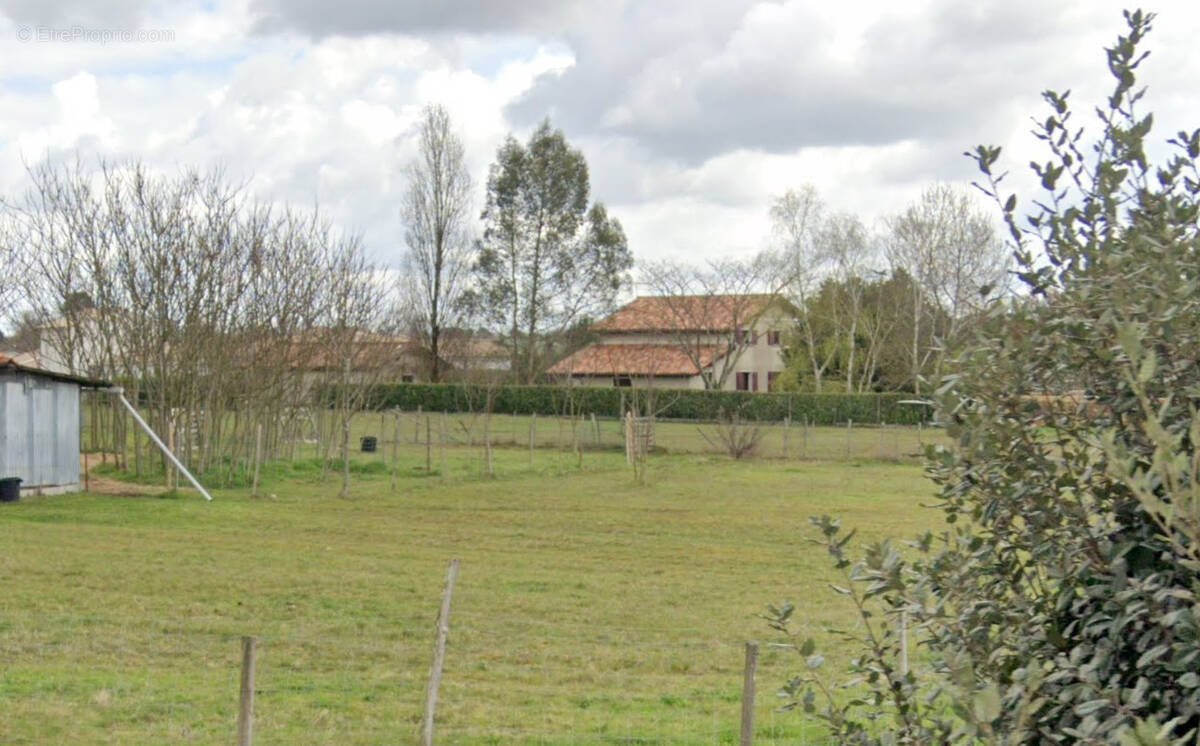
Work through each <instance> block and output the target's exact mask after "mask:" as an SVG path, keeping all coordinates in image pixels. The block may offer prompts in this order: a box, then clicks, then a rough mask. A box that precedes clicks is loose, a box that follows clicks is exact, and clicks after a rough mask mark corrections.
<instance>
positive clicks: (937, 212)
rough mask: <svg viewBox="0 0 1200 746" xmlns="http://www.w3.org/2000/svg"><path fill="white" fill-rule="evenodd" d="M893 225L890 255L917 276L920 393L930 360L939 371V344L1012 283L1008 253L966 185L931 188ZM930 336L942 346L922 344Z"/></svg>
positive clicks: (913, 350) (914, 347)
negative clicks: (984, 303)
mask: <svg viewBox="0 0 1200 746" xmlns="http://www.w3.org/2000/svg"><path fill="white" fill-rule="evenodd" d="M887 226H888V237H887V253H888V259H889V260H890V262H891V264H892V266H893V267H897V268H900V269H903V270H904V271H905V272H907V273H908V274H909V276H910V277H912V279H913V281H914V293H913V297H912V299H911V306H910V313H911V316H912V318H911V325H912V338H911V347H910V350H909V364H910V368H911V377H912V384H913V387H914V390H915V391H917V392H918V393H919V392H920V386H921V377H922V372H923V371H925V370H927V369H928V367H929V365H930V363H931V362H932V363H933V368H934V371H935V373H936V371H940V369H941V360H942V357H943V356H942V355H941V354H939V349H944V345H946V344H952V343H953V342H954V340H956V339H957V338H958V336H959V333H960V331H961V330H962V328H963V325H964V323H965V322H966V321H967V320H968V319H969V318H970V316H971V315H972V313H974V312H975V311H977V310H979V309H980V308H981V306H982V304H983V301H984V297H985V295H989V294H995V293H997V292H1000V291H1003V290H1004V289H1005V288H1007V287H1008V283H1009V272H1008V270H1009V266H1010V257H1009V256H1008V252H1007V250H1006V249H1005V248H1004V246H1003V244H1002V243H1001V241H1000V240H999V239H998V238H997V237H996V235H995V230H994V227H993V225H992V222H991V220H990V219H989V218H988V216H987V215H986V214H985V213H983V212H982V211H981V210H979V209H978V208H977V207H976V205H975V204H974V202H973V200H972V199H971V196H970V195H969V194H968V193H967V192H966V191H965V190H963V189H960V188H957V187H954V186H952V185H949V184H935V185H934V186H931V187H929V188H928V189H926V190H925V191H924V192H922V193H921V197H920V198H919V199H918V200H917V201H916V202H915V203H913V204H912V205H910V206H909V207H907V208H906V209H905V210H904V211H903V212H901V213H899V214H897V215H893V216H892V217H890V218H889V219H888V220H887ZM981 290H983V291H984V293H982V294H981V292H980V291H981ZM929 327H932V329H930V328H929ZM927 332H932V335H931V334H928V333H927ZM928 336H936V337H938V338H940V340H941V345H942V346H941V347H940V348H939V347H937V346H934V345H927V346H923V345H922V339H923V338H925V337H928Z"/></svg>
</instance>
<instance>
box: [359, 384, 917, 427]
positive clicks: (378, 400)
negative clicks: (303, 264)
mask: <svg viewBox="0 0 1200 746" xmlns="http://www.w3.org/2000/svg"><path fill="white" fill-rule="evenodd" d="M631 391H632V392H637V394H638V396H639V397H640V396H641V395H642V394H643V393H644V392H645V391H646V389H628V388H616V387H612V388H607V387H606V388H598V387H596V388H593V387H590V386H574V387H570V388H564V387H562V386H497V387H495V389H494V390H493V395H494V397H495V398H494V400H493V404H492V411H493V412H495V413H497V414H535V413H536V414H541V415H560V414H567V413H575V414H595V415H596V416H597V417H620V416H621V407H622V404H623V403H624V401H625V398H626V397H627V396H628V395H629V392H631ZM656 393H657V401H656V406H657V408H658V409H659V414H658V416H659V417H660V418H661V419H678V420H709V421H711V420H716V419H718V418H719V417H720V416H721V415H722V413H725V414H730V413H736V414H738V415H740V416H741V417H742V418H743V419H748V420H758V421H761V422H782V421H783V420H784V419H785V418H787V417H788V415H789V414H790V415H791V418H792V421H794V422H795V421H802V420H804V418H806V417H807V418H808V422H809V423H810V424H813V425H835V424H844V423H845V422H846V421H847V420H853V421H854V422H861V423H864V424H874V423H879V422H882V423H886V424H889V425H915V424H917V423H918V422H928V421H929V419H930V416H931V415H932V409H931V408H930V407H928V406H921V405H917V404H901V402H903V401H912V400H913V399H914V397H913V395H912V394H787V393H783V394H765V393H749V392H745V391H702V390H693V389H658V390H657V392H656ZM486 401H487V387H485V386H478V385H471V384H446V383H397V384H386V385H377V386H373V387H372V389H371V391H370V392H369V393H368V396H367V402H368V404H367V406H368V407H369V408H372V409H401V410H405V411H414V410H416V409H417V407H418V406H419V407H420V408H421V409H423V410H424V411H426V412H470V411H476V412H478V411H482V410H483V409H484V406H485V403H486Z"/></svg>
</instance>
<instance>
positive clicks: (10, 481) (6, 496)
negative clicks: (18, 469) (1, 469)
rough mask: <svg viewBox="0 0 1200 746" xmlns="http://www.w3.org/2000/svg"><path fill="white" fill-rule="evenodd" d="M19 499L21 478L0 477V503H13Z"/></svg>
mask: <svg viewBox="0 0 1200 746" xmlns="http://www.w3.org/2000/svg"><path fill="white" fill-rule="evenodd" d="M20 499H21V478H20V477H5V478H4V479H0V503H15V502H16V501H17V500H20Z"/></svg>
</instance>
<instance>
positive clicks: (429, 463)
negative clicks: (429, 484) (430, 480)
mask: <svg viewBox="0 0 1200 746" xmlns="http://www.w3.org/2000/svg"><path fill="white" fill-rule="evenodd" d="M429 420H430V417H429V415H425V473H426V474H432V473H433V438H432V437H430V433H431V426H430V422H429Z"/></svg>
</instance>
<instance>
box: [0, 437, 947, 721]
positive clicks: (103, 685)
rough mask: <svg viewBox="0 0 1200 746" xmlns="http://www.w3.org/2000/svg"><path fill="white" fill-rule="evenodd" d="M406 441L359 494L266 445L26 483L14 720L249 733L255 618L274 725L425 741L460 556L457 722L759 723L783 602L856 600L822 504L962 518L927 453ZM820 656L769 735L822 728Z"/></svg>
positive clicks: (444, 706)
mask: <svg viewBox="0 0 1200 746" xmlns="http://www.w3.org/2000/svg"><path fill="white" fill-rule="evenodd" d="M614 424H615V423H614ZM681 427H682V426H681ZM384 450H386V451H390V444H389V445H388V446H387V448H386V449H384ZM400 450H401V468H400V472H401V478H400V479H399V483H398V489H397V490H396V491H395V492H393V491H392V490H391V488H390V481H391V480H390V477H389V475H388V474H387V469H386V467H385V465H384V463H383V462H384V460H385V458H386V457H385V455H384V454H382V453H381V454H377V455H376V456H374V457H369V456H360V457H359V459H360V461H358V462H357V463H358V469H357V471H356V474H355V482H354V489H353V494H352V496H351V497H350V498H349V499H340V498H337V497H335V494H336V492H337V482H336V475H331V476H330V477H329V481H328V482H322V481H321V480H320V477H319V472H318V471H317V470H315V469H314V468H313V467H312V466H311V464H308V465H306V464H303V463H301V464H297V465H296V466H295V467H278V468H273V469H269V470H267V472H268V474H269V476H270V481H268V482H267V483H266V484H265V485H264V492H265V493H268V494H271V495H274V497H262V498H251V497H250V496H249V495H248V491H246V490H230V491H221V490H218V491H216V492H215V497H216V500H215V501H214V502H213V503H211V504H206V503H204V502H203V501H201V500H200V499H199V498H198V497H197V496H196V495H195V494H194V493H191V492H181V493H179V494H178V495H177V496H174V497H173V498H171V499H156V498H145V497H143V498H120V497H105V496H94V495H72V496H60V497H45V498H28V497H27V498H24V499H23V500H22V501H21V502H20V503H17V504H6V505H0V743H5V744H14V743H17V744H20V743H37V744H42V743H138V744H141V743H206V744H207V743H212V744H227V743H232V742H233V741H234V740H235V717H236V709H237V690H238V668H237V666H238V658H239V654H240V651H239V637H240V636H241V635H244V634H252V635H257V636H258V637H259V638H260V639H261V641H262V642H261V645H262V648H261V651H260V657H259V669H258V699H257V707H256V710H257V717H256V724H255V743H258V744H298V743H304V744H308V743H328V744H375V743H383V742H390V743H409V742H413V741H414V740H415V738H414V734H415V729H416V725H417V722H418V719H419V716H420V709H421V703H422V699H423V696H424V688H425V682H426V676H427V674H428V669H429V662H430V658H431V649H432V636H433V622H434V618H435V616H436V611H437V606H438V603H439V595H440V592H441V586H442V583H443V580H444V577H445V570H446V563H447V561H448V560H449V559H450V558H452V557H458V558H460V559H461V561H462V569H461V574H460V577H459V585H458V588H457V592H456V595H455V599H454V610H453V614H452V619H451V635H450V647H449V653H448V658H447V666H446V672H445V679H444V683H443V687H442V697H441V704H440V709H439V719H438V742H439V743H443V744H513V743H529V744H534V743H547V744H558V743H622V744H628V743H679V744H716V743H735V742H736V733H737V729H738V718H739V710H740V704H739V697H740V691H741V670H742V660H743V644H744V642H745V641H746V640H748V639H757V640H762V641H769V640H772V639H774V638H773V636H772V633H771V632H770V630H769V629H768V628H767V626H766V624H765V622H763V621H762V620H761V619H759V618H758V617H757V616H756V615H758V614H760V613H761V612H762V611H763V608H764V606H765V605H766V604H767V603H769V602H773V601H782V600H792V601H795V602H796V603H797V606H798V607H799V611H798V612H797V616H798V617H799V618H800V619H802V620H804V622H805V623H806V624H807V625H808V626H809V627H810V628H811V629H812V630H813V632H814V634H816V635H817V636H818V638H825V637H826V636H825V635H824V634H823V633H822V632H821V629H822V627H823V626H825V625H829V624H837V623H850V624H852V623H853V619H852V617H851V614H850V609H849V607H848V606H847V605H846V604H845V599H844V598H842V597H839V596H836V595H834V594H833V593H832V592H831V591H828V590H827V588H826V585H825V582H826V581H828V580H831V579H832V576H831V574H830V572H829V569H828V563H827V561H826V559H827V558H826V557H825V556H823V550H821V549H820V548H818V547H816V546H813V545H811V544H809V543H807V539H808V538H809V537H811V536H812V532H811V530H810V528H809V526H808V521H807V519H808V516H809V515H812V514H816V513H834V514H838V515H840V516H842V518H843V520H844V521H845V523H847V524H848V525H853V526H858V527H860V529H862V532H863V533H864V534H865V536H867V537H869V538H873V537H881V536H883V535H884V534H901V535H908V534H911V533H914V532H916V531H918V530H920V529H921V528H924V527H931V526H933V525H934V522H935V521H936V515H935V514H933V513H932V512H931V511H927V510H922V509H920V508H919V507H918V506H919V504H920V503H921V502H922V501H923V499H924V498H926V497H927V496H928V495H930V493H931V486H930V485H929V484H928V482H926V481H925V479H924V478H923V476H922V473H921V468H920V466H918V465H915V464H905V463H892V462H882V461H851V462H832V461H782V460H759V461H750V462H740V463H734V462H730V461H728V460H727V459H724V458H720V457H715V456H709V455H669V456H660V457H657V458H655V459H654V460H653V462H652V466H651V473H650V483H649V484H647V485H636V484H634V482H633V480H632V478H631V477H630V475H629V473H628V472H627V471H626V469H625V467H624V460H623V455H622V454H621V453H620V452H619V451H613V450H609V451H606V450H601V451H595V452H591V453H588V454H586V458H585V459H584V463H583V469H582V470H579V469H578V468H577V461H576V457H575V455H574V454H572V453H570V452H559V451H553V450H549V449H547V450H539V451H538V452H537V453H536V454H535V461H534V463H533V465H532V466H531V465H530V461H529V459H530V456H529V454H528V452H527V451H525V450H522V449H508V450H506V449H499V450H497V451H496V472H497V475H498V478H497V479H486V478H484V477H483V475H482V473H481V461H482V459H481V457H480V455H479V453H478V449H468V448H465V447H459V448H452V449H450V451H449V454H448V456H447V467H448V468H447V471H448V474H449V475H451V476H449V477H448V478H447V479H445V480H443V479H442V478H440V477H439V476H437V475H434V476H426V475H424V474H423V473H422V472H423V469H424V464H425V451H424V447H423V446H415V445H412V444H408V443H405V444H402V445H401V448H400ZM387 455H390V453H389V454H387ZM437 465H438V457H437V456H435V457H434V466H435V468H436V467H437ZM794 668H795V666H794V665H793V660H792V658H790V657H788V655H787V653H786V651H780V650H776V649H770V648H764V653H763V656H762V660H761V663H760V670H759V693H760V696H759V705H758V724H759V728H758V731H759V732H758V740H757V741H756V743H759V744H776V743H778V744H782V743H789V744H791V743H820V742H821V739H820V736H819V729H818V728H817V727H816V726H815V725H806V724H805V723H804V721H803V720H802V718H801V716H799V715H796V714H784V713H778V712H775V710H774V708H775V707H776V706H777V702H776V701H775V698H774V696H773V695H774V692H775V690H776V689H777V687H778V685H779V684H781V683H782V682H783V681H784V680H785V678H786V676H787V674H788V672H789V671H790V670H793V669H794Z"/></svg>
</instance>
